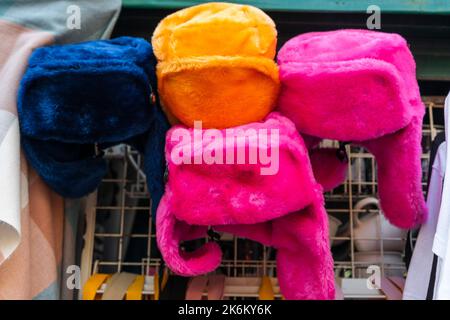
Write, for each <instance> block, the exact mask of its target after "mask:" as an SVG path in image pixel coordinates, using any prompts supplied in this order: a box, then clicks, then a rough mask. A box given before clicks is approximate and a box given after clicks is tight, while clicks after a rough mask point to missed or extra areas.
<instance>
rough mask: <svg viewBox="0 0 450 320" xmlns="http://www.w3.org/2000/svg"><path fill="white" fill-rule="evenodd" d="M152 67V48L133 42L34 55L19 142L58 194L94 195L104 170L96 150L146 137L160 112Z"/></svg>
mask: <svg viewBox="0 0 450 320" xmlns="http://www.w3.org/2000/svg"><path fill="white" fill-rule="evenodd" d="M155 65H156V60H155V57H154V55H153V51H152V47H151V45H150V44H149V43H148V42H147V41H146V40H144V39H139V38H132V37H121V38H117V39H113V40H99V41H90V42H84V43H79V44H71V45H61V46H49V47H43V48H38V49H36V50H35V51H34V52H33V53H32V55H31V58H30V60H29V66H28V68H27V70H26V72H25V75H24V77H23V79H22V81H21V84H20V88H19V94H18V114H19V121H20V130H21V140H22V145H23V149H24V151H25V155H26V157H27V159H28V161H29V163H30V164H31V166H33V168H34V169H35V170H36V171H37V172H38V174H39V175H40V176H41V177H42V178H43V180H44V181H46V182H47V184H48V185H49V186H50V187H51V188H52V189H53V190H54V191H55V192H57V193H59V194H61V195H63V196H65V197H80V196H84V195H86V194H88V193H90V192H92V191H94V190H95V188H96V187H97V186H98V184H99V183H100V181H101V178H102V177H103V176H104V174H105V172H106V163H105V160H104V159H102V158H101V157H99V156H98V155H96V151H95V150H96V149H95V148H96V146H98V147H99V148H100V149H101V148H104V147H107V146H112V145H115V144H119V143H122V142H125V141H128V140H132V139H133V138H134V137H137V136H140V135H143V134H146V133H147V132H149V129H151V126H152V125H153V124H154V123H155V114H156V113H157V108H156V106H155V105H154V104H153V105H152V100H151V96H152V94H153V92H152V90H153V88H156V75H155ZM156 122H158V121H156ZM162 139H163V138H162Z"/></svg>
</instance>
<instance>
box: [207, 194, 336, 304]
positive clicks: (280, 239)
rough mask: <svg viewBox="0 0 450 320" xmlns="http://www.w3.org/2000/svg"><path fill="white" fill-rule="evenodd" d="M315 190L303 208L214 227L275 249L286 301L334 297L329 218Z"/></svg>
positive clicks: (278, 273)
mask: <svg viewBox="0 0 450 320" xmlns="http://www.w3.org/2000/svg"><path fill="white" fill-rule="evenodd" d="M316 191H317V198H316V201H315V202H314V203H312V204H311V205H309V206H308V207H306V208H305V209H303V210H300V211H297V212H294V213H290V214H288V215H285V216H283V217H280V218H277V219H274V220H271V221H267V222H264V223H259V224H253V225H224V226H215V227H214V229H215V230H217V231H223V232H229V233H232V234H235V235H237V236H239V237H242V238H247V239H251V240H253V241H258V242H260V243H262V244H264V245H266V246H274V247H275V248H277V250H278V251H277V275H278V281H279V283H280V289H281V292H282V293H283V296H284V297H285V298H286V299H288V300H303V299H316V300H317V299H319V300H325V299H327V300H328V299H334V271H333V258H332V256H331V251H330V245H329V238H328V218H327V213H326V211H325V208H324V206H323V196H322V193H321V190H320V189H319V188H318V189H317V190H316Z"/></svg>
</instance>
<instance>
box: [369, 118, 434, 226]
mask: <svg viewBox="0 0 450 320" xmlns="http://www.w3.org/2000/svg"><path fill="white" fill-rule="evenodd" d="M421 139H422V117H414V118H413V119H412V121H411V122H410V124H409V125H408V126H406V127H405V128H403V129H401V130H399V131H397V132H395V133H393V134H390V135H386V136H383V137H381V138H378V139H374V140H369V141H367V142H364V143H361V145H362V146H364V147H366V148H367V149H368V150H369V151H370V152H371V153H372V154H373V155H374V156H375V159H376V162H377V167H378V193H379V197H380V205H381V209H382V210H383V212H384V215H385V216H386V218H387V219H388V220H389V221H390V222H391V223H392V224H394V225H395V226H397V227H400V228H405V229H406V228H412V227H414V226H416V225H418V224H420V223H422V222H424V221H425V220H426V217H427V207H426V204H425V199H424V195H423V190H422V165H421V158H420V157H421V154H422V148H421Z"/></svg>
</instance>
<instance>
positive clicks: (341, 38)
mask: <svg viewBox="0 0 450 320" xmlns="http://www.w3.org/2000/svg"><path fill="white" fill-rule="evenodd" d="M278 63H279V67H280V80H281V82H282V87H281V92H280V96H279V100H278V110H279V111H280V112H281V113H282V114H284V115H286V116H287V117H288V118H290V119H291V120H292V121H294V123H295V125H296V126H297V128H298V130H299V131H300V132H301V133H302V134H306V135H308V136H313V137H317V138H327V139H336V140H340V141H350V142H354V143H357V144H360V145H363V146H366V147H367V148H368V149H369V151H371V152H372V153H373V154H374V155H375V157H376V159H377V162H378V181H379V193H380V201H381V207H382V209H383V212H384V213H385V215H386V217H387V218H388V219H389V220H390V221H391V222H392V223H393V224H394V225H396V226H398V227H402V228H410V227H413V226H415V225H417V224H419V223H422V222H423V221H424V220H425V219H426V215H427V210H426V206H425V201H424V197H423V193H422V187H421V171H422V170H421V164H420V142H421V122H422V118H423V115H424V112H425V109H424V106H423V104H422V102H421V99H420V93H419V88H418V84H417V81H416V78H415V62H414V59H413V56H412V55H411V52H410V51H409V49H408V45H407V43H406V41H405V40H404V39H403V38H402V37H401V36H399V35H397V34H388V33H382V32H375V31H367V30H339V31H331V32H314V33H307V34H303V35H300V36H298V37H295V38H293V39H291V40H289V41H288V42H287V43H286V44H285V45H284V46H283V47H282V48H281V50H280V52H279V54H278ZM355 84H357V85H355ZM314 169H316V166H314ZM323 170H326V168H324V169H323ZM333 177H334V178H335V179H336V180H335V181H327V183H328V184H329V185H332V184H337V183H338V182H339V181H338V179H339V175H335V176H333Z"/></svg>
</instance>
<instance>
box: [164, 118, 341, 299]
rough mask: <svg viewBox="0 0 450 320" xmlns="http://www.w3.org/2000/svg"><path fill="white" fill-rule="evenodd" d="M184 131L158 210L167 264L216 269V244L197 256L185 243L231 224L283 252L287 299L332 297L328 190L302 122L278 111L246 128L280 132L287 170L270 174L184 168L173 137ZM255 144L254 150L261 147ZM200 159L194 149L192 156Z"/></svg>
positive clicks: (190, 270) (195, 270)
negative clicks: (300, 129)
mask: <svg viewBox="0 0 450 320" xmlns="http://www.w3.org/2000/svg"><path fill="white" fill-rule="evenodd" d="M180 128H182V127H181V126H178V127H174V128H172V129H171V130H170V131H169V133H168V135H167V141H166V159H167V161H168V163H169V179H168V182H167V184H166V192H165V194H164V196H163V200H162V201H161V203H160V206H159V207H158V212H157V224H156V227H157V241H158V246H159V249H160V251H161V254H162V256H163V258H164V261H165V262H166V263H167V265H168V266H169V267H170V268H171V269H172V270H173V271H174V272H176V273H178V274H181V275H186V276H193V275H199V274H203V273H206V272H210V271H213V270H214V269H215V268H217V267H218V265H219V264H220V261H221V251H220V248H219V246H218V245H217V244H216V243H214V242H209V243H207V244H206V245H204V246H203V247H201V248H200V249H197V250H196V251H194V252H189V253H186V252H183V251H181V250H180V248H179V243H180V241H181V240H187V239H192V238H196V237H201V236H204V235H205V232H206V230H207V227H208V226H212V227H213V228H216V229H217V230H222V229H221V228H224V230H225V229H226V230H227V231H230V232H233V233H236V234H239V235H240V236H244V237H248V238H250V239H253V240H256V241H260V242H262V243H264V244H267V245H272V246H274V247H276V248H278V249H279V253H278V258H277V261H278V267H279V268H280V269H279V270H280V272H278V277H279V281H280V286H281V289H282V292H283V294H284V296H285V297H286V298H287V299H332V298H333V297H334V286H333V283H334V282H333V277H334V276H333V263H332V258H331V253H330V248H329V243H328V225H327V216H326V212H325V210H324V207H323V196H322V188H321V187H320V185H319V184H318V183H316V181H315V180H314V176H313V173H312V169H311V166H310V163H309V160H308V154H307V149H306V147H305V145H304V143H303V141H302V139H301V137H300V135H299V134H298V133H297V131H296V129H295V126H294V124H293V123H292V122H291V121H289V120H288V119H286V118H284V117H282V116H280V115H279V114H277V113H272V114H270V115H269V116H268V117H267V118H266V120H265V122H260V123H253V124H249V125H244V126H241V127H239V129H243V130H246V129H262V128H265V129H278V130H279V133H280V141H279V171H278V172H277V173H276V174H274V175H266V176H265V175H260V168H261V165H260V164H253V165H249V164H220V165H216V164H209V165H208V164H179V165H176V164H175V163H174V162H173V161H172V156H171V153H172V151H173V150H174V148H175V145H176V146H177V148H178V147H182V143H181V145H180V144H179V142H178V143H177V144H176V143H175V142H173V141H172V138H171V137H172V134H174V133H176V130H178V129H180ZM190 132H191V135H193V130H192V129H191V130H190ZM222 132H223V131H222ZM175 135H176V134H175ZM214 141H215V140H214ZM250 141H252V140H251V139H248V140H246V147H249V146H253V147H254V148H258V146H256V145H254V144H252V142H250ZM269 141H270V140H269ZM211 143H214V142H211V141H209V142H205V141H204V143H203V148H201V149H197V150H201V151H202V152H207V150H208V145H209V144H211ZM230 148H234V145H232V144H229V145H225V147H224V148H223V151H224V154H225V151H226V150H228V151H229V150H230ZM175 150H177V151H178V150H179V149H175ZM185 150H187V149H185ZM191 150H192V148H191ZM193 157H194V152H193V151H191V153H190V154H189V159H193Z"/></svg>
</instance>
